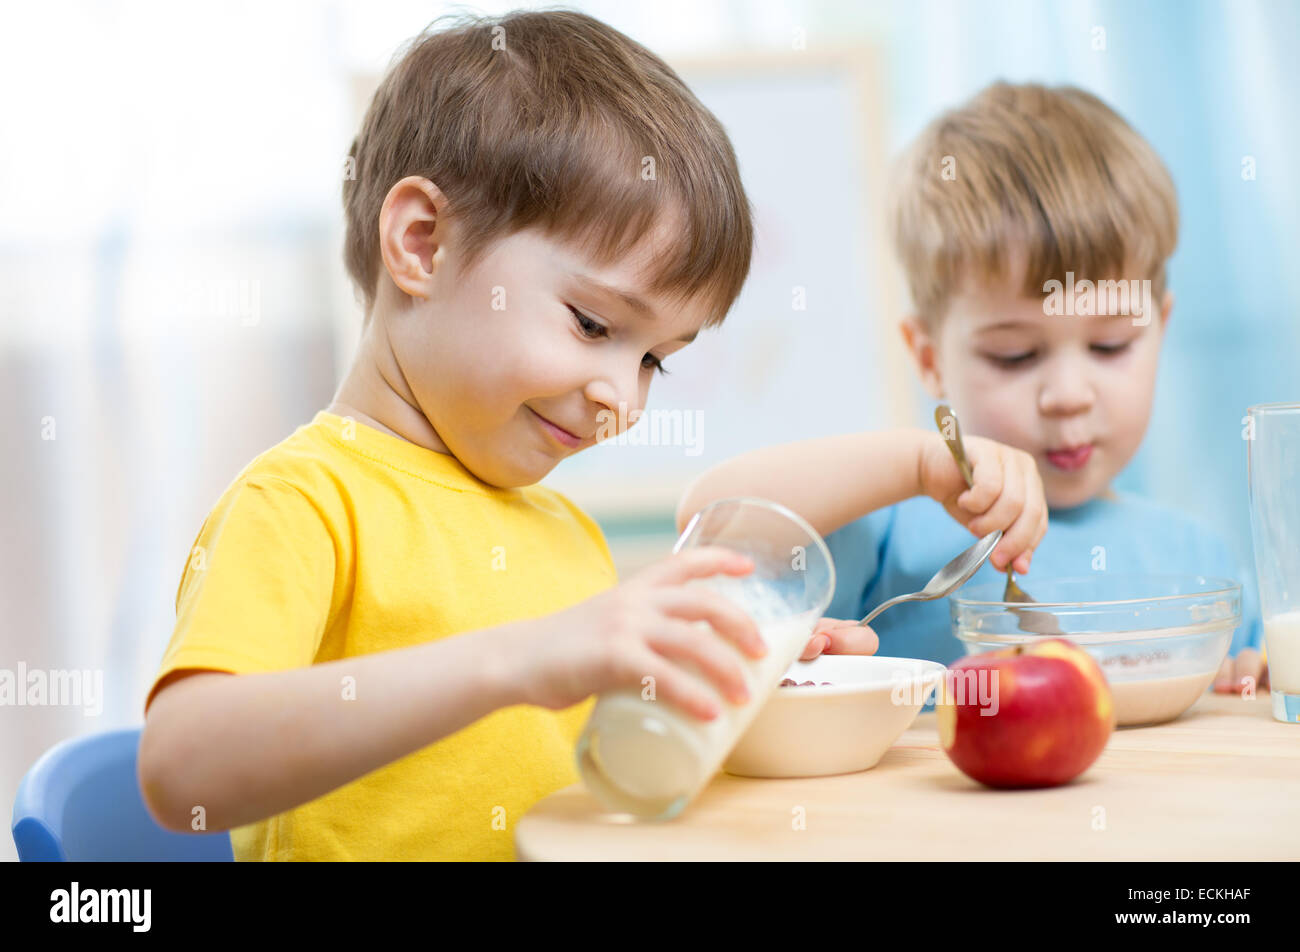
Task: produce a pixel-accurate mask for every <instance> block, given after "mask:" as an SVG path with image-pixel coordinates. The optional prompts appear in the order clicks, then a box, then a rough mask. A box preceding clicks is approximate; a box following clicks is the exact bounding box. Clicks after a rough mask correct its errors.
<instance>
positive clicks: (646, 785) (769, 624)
mask: <svg viewBox="0 0 1300 952" xmlns="http://www.w3.org/2000/svg"><path fill="white" fill-rule="evenodd" d="M690 584H693V585H697V584H698V585H705V586H707V587H709V588H711V589H713V590H715V591H718V592H720V593H721V594H722V595H724V596H726V597H727V598H729V599H730V600H731V601H733V602H735V603H736V604H737V605H739V606H740V607H741V608H742V609H744V610H745V611H746V612H747V613H748V614H749V615H750V617H751V618H753V620H754V622H755V624H756V625H757V626H758V630H759V634H760V635H761V636H762V638H763V641H764V643H766V645H767V654H766V655H764V656H763V657H762V658H751V657H750V656H749V655H747V654H744V653H743V652H741V651H740V649H739V648H736V647H735V646H734V645H733V644H732V643H731V642H730V641H727V640H722V643H723V644H724V645H725V646H726V648H727V649H728V650H730V651H731V652H732V653H733V655H734V656H735V657H736V659H737V660H738V661H739V663H740V667H741V668H742V670H743V672H744V677H745V685H746V687H747V689H748V691H749V700H748V701H747V702H745V703H744V704H732V703H730V702H728V701H726V700H725V699H724V700H723V702H722V704H721V711H720V713H719V714H718V715H717V717H715V718H713V719H712V720H708V721H705V720H700V719H699V718H696V717H694V716H693V715H691V714H687V713H685V712H684V711H682V710H680V709H679V708H677V707H675V706H674V705H672V704H670V703H668V702H665V701H662V700H651V699H648V698H647V697H646V696H645V694H644V691H643V689H641V688H633V689H627V690H620V691H611V692H608V693H606V694H603V695H601V698H600V700H599V701H598V702H597V703H596V707H595V710H593V711H592V715H591V720H590V721H588V722H587V726H586V729H585V730H584V731H583V736H582V738H581V739H580V740H579V742H578V770H579V772H580V773H581V774H582V779H583V781H584V782H585V783H586V785H587V787H588V789H590V790H591V791H592V792H593V793H594V794H595V795H596V796H597V797H599V798H600V799H601V800H602V801H603V802H604V803H605V804H606V805H607V806H609V807H610V808H612V809H614V810H618V811H620V812H626V813H634V814H637V815H639V816H652V817H660V818H663V819H668V818H670V817H672V816H675V815H677V813H679V812H681V810H682V809H683V808H684V807H685V806H686V804H687V803H689V802H690V801H691V799H692V798H694V796H695V795H696V794H697V793H698V792H699V791H700V790H701V789H702V788H703V787H704V785H705V784H707V783H708V781H709V780H710V778H712V776H713V775H714V774H715V773H716V772H717V770H718V768H719V767H720V766H721V764H722V761H723V760H724V759H725V758H726V756H727V754H728V753H730V752H731V749H732V748H733V747H734V746H735V745H736V743H737V741H739V740H740V737H741V735H742V734H743V733H744V732H745V730H746V728H748V727H749V725H750V723H751V722H752V721H753V720H754V718H755V717H756V716H757V715H758V711H759V709H760V708H761V707H762V706H763V704H764V702H766V700H767V699H768V697H770V696H771V693H772V691H773V690H775V689H776V686H777V685H778V684H779V683H780V681H781V678H782V676H783V675H784V674H785V671H786V669H787V668H789V667H790V665H791V664H792V663H794V661H795V660H796V659H797V658H798V657H799V655H800V654H802V653H803V649H804V647H805V646H806V645H807V644H808V639H809V638H810V637H811V635H812V629H813V626H814V624H816V622H817V620H818V617H819V616H820V612H811V611H810V612H805V613H803V614H801V615H793V616H791V615H790V614H789V612H790V609H789V607H788V606H787V605H786V604H785V603H784V602H783V601H782V599H781V597H780V596H779V595H778V594H777V593H776V592H775V591H773V590H772V589H770V588H768V587H766V586H764V585H763V584H762V582H761V581H760V580H758V579H753V578H750V577H744V578H733V577H729V576H715V577H713V578H710V579H700V580H697V581H695V582H692V583H690ZM696 624H697V626H698V627H699V629H700V634H699V636H700V637H701V638H715V639H717V638H718V637H719V636H718V635H717V634H716V633H714V631H713V629H712V627H711V626H710V625H709V624H708V623H707V622H697V623H696ZM681 666H682V667H687V668H692V669H693V666H691V665H689V664H682V665H681ZM696 673H697V674H699V673H698V671H696ZM699 677H701V679H703V677H704V676H703V675H702V674H699ZM708 683H709V684H710V685H712V683H713V682H711V681H710V682H708Z"/></svg>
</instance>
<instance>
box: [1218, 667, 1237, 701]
mask: <svg viewBox="0 0 1300 952" xmlns="http://www.w3.org/2000/svg"><path fill="white" fill-rule="evenodd" d="M1236 670H1237V666H1236V662H1235V661H1234V660H1233V659H1232V658H1224V659H1223V664H1221V665H1219V673H1218V674H1216V675H1215V676H1214V691H1215V693H1216V694H1233V693H1235V692H1236V690H1237V686H1236V684H1234V683H1233V680H1232V676H1233V674H1234V673H1235V672H1236Z"/></svg>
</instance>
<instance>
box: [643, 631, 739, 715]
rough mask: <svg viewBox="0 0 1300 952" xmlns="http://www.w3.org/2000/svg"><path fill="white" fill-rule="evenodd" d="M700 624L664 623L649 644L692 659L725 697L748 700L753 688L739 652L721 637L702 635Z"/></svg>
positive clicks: (673, 658)
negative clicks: (730, 648)
mask: <svg viewBox="0 0 1300 952" xmlns="http://www.w3.org/2000/svg"><path fill="white" fill-rule="evenodd" d="M697 624H698V623H696V624H691V623H687V622H676V623H668V624H664V625H662V626H661V627H660V628H658V629H656V630H655V631H654V632H653V633H652V634H651V635H650V636H649V637H647V638H646V644H648V645H649V646H650V647H651V648H653V649H654V650H655V651H656V652H657V653H658V654H659V655H661V656H662V657H665V658H667V659H669V660H670V661H679V662H680V661H688V662H691V663H692V664H694V665H695V666H696V667H697V668H698V669H699V671H700V673H701V674H703V675H704V677H706V678H707V679H708V680H709V681H710V682H711V683H712V684H713V686H714V687H715V688H716V689H717V691H718V692H719V693H720V694H721V695H722V696H723V697H725V698H726V699H727V700H729V701H730V702H731V703H733V704H743V703H745V701H746V700H748V699H749V688H748V686H747V685H746V683H745V672H744V671H743V670H742V668H741V667H740V664H739V663H738V662H737V661H736V655H735V652H732V651H728V650H727V646H726V645H724V644H723V643H722V641H721V640H720V639H718V638H709V637H707V635H705V636H704V637H702V635H704V633H703V632H701V631H700V630H699V628H698V627H697Z"/></svg>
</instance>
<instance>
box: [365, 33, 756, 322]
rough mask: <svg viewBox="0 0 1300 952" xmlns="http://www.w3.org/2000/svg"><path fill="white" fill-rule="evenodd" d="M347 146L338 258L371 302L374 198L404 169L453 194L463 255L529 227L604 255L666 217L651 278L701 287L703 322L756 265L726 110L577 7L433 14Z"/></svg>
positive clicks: (664, 284) (671, 285)
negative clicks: (666, 236)
mask: <svg viewBox="0 0 1300 952" xmlns="http://www.w3.org/2000/svg"><path fill="white" fill-rule="evenodd" d="M350 155H351V157H352V163H351V165H352V169H351V171H352V173H353V174H354V176H355V177H354V178H345V181H344V183H343V206H344V211H345V213H346V218H347V232H346V237H345V244H344V259H345V261H346V263H347V268H348V272H349V274H350V275H351V277H352V280H353V282H354V284H355V285H356V287H357V289H358V290H359V291H360V292H361V294H362V295H363V296H364V304H365V308H366V312H367V315H368V314H369V312H370V310H371V307H372V306H373V303H374V299H375V295H376V293H377V286H378V281H379V278H380V276H381V273H382V262H381V260H380V254H379V235H378V221H379V211H380V208H381V207H382V205H383V202H384V198H385V196H386V195H387V193H388V190H389V189H390V188H391V187H392V186H393V185H394V184H395V183H396V182H398V181H399V180H401V179H402V178H404V177H405V176H408V175H421V176H424V177H426V178H428V179H429V180H431V181H432V182H433V183H434V184H435V185H437V186H438V188H439V189H440V190H441V191H442V192H443V194H444V195H446V196H447V202H448V215H449V216H451V217H454V218H455V219H456V220H457V222H458V224H459V225H461V226H462V228H463V234H464V240H465V250H466V266H467V267H468V266H471V265H472V264H473V262H474V261H475V260H476V259H477V258H478V257H479V256H480V255H481V253H482V252H483V251H484V250H485V248H486V246H487V245H489V244H490V243H491V242H492V241H493V240H494V239H497V238H502V237H506V236H507V235H509V234H512V233H514V232H517V231H519V230H522V229H524V228H528V227H530V226H536V227H540V228H542V229H544V231H545V232H546V233H547V234H549V235H552V236H556V237H559V238H562V239H569V240H574V241H577V242H578V243H580V245H581V246H583V247H584V248H586V249H587V250H588V251H589V252H590V253H591V254H592V255H593V257H594V258H595V260H596V261H597V262H598V263H602V264H603V263H607V262H610V261H613V260H615V259H616V258H617V257H619V256H621V255H623V254H625V253H626V252H627V251H628V250H629V249H630V248H632V247H634V246H635V245H636V243H637V242H638V241H639V240H640V239H641V238H642V237H643V236H644V235H646V234H647V232H649V231H650V230H651V229H652V228H654V227H655V226H656V225H658V224H660V223H667V222H671V223H672V225H673V226H674V227H675V228H677V229H678V230H677V231H675V232H674V234H673V236H672V238H673V240H672V241H671V242H670V243H667V247H666V249H661V253H660V254H659V256H658V258H657V259H656V260H655V262H654V264H653V265H652V268H651V270H652V271H653V274H652V275H651V286H650V290H651V291H652V292H669V293H673V294H676V295H677V296H679V297H690V296H694V295H696V294H697V293H698V294H702V295H704V296H705V298H706V300H708V301H709V303H710V305H711V307H710V316H709V317H708V319H707V321H706V324H716V323H720V322H721V320H722V319H723V317H725V315H726V312H727V310H728V309H729V308H730V307H731V305H732V303H733V302H734V301H735V299H736V296H737V295H738V294H739V293H740V289H741V286H742V285H743V284H744V282H745V278H746V275H747V274H748V271H749V264H750V255H751V249H752V245H753V224H752V217H751V209H750V205H749V201H748V199H747V198H746V196H745V191H744V188H743V187H742V184H741V180H740V173H739V171H738V169H737V164H736V157H735V154H734V152H733V150H732V147H731V143H730V141H729V140H728V139H727V135H726V133H725V132H724V131H723V128H722V126H721V124H720V123H719V122H718V120H717V119H716V118H715V117H714V116H713V114H712V113H710V112H709V111H708V110H707V109H706V108H705V107H704V106H703V105H702V104H701V103H700V102H699V100H698V99H696V97H695V96H694V95H693V94H692V93H691V91H690V90H689V89H687V87H686V86H685V84H684V83H683V82H682V81H681V79H679V78H678V76H677V74H676V73H674V72H673V71H672V70H671V69H670V68H669V67H668V66H667V65H666V64H665V63H664V62H663V61H662V60H660V59H659V58H658V57H657V56H655V55H654V54H652V53H650V52H649V51H648V50H647V49H645V47H643V46H641V45H640V44H638V43H636V42H634V41H632V40H631V39H629V38H628V37H626V36H624V35H623V34H622V33H619V32H618V31H616V30H614V29H612V28H610V27H608V26H606V25H605V24H603V23H601V22H600V21H599V20H595V19H593V18H591V17H589V16H585V15H583V14H580V13H574V12H568V11H516V12H514V13H510V14H507V15H505V16H501V17H482V18H480V17H454V18H452V19H451V21H450V22H448V18H442V19H440V20H436V21H434V23H433V24H431V25H430V27H429V28H427V29H426V30H425V31H424V32H422V33H421V34H420V35H419V36H417V37H415V38H414V39H413V40H412V41H411V42H410V44H409V47H408V48H407V49H406V50H405V52H404V53H401V54H400V58H398V59H397V61H396V62H395V64H394V65H393V66H392V67H391V68H390V70H389V71H388V73H387V75H386V76H385V77H384V79H383V82H382V83H381V85H380V86H379V89H378V90H377V91H376V93H375V95H374V98H373V99H372V101H371V103H370V106H369V109H368V110H367V112H366V115H365V119H364V121H363V122H362V125H361V130H360V133H359V134H358V135H357V137H356V139H355V140H354V141H353V143H352V148H351V150H350ZM647 173H648V174H647Z"/></svg>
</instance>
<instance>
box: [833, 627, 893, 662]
mask: <svg viewBox="0 0 1300 952" xmlns="http://www.w3.org/2000/svg"><path fill="white" fill-rule="evenodd" d="M825 634H826V636H827V637H828V638H829V639H830V644H828V645H827V646H826V647H825V648H823V649H822V653H823V654H859V655H869V654H875V653H876V651H877V650H878V649H879V648H880V639H879V638H877V637H876V633H875V632H874V631H872V630H871V629H870V628H867V627H864V626H862V625H858V624H849V625H840V626H839V627H836V628H831V629H830V630H828V631H827V632H825Z"/></svg>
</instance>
